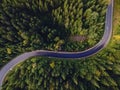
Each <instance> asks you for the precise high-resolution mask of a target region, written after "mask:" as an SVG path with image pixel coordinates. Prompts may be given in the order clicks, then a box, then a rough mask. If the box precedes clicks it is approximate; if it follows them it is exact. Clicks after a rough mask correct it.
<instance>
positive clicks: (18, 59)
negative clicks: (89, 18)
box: [0, 0, 114, 90]
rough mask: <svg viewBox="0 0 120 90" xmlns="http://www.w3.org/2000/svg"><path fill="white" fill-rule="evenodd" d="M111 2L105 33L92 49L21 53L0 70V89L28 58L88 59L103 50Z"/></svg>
mask: <svg viewBox="0 0 120 90" xmlns="http://www.w3.org/2000/svg"><path fill="white" fill-rule="evenodd" d="M113 1H114V0H111V2H110V4H109V5H108V8H107V12H106V21H105V31H104V34H103V37H102V39H101V40H100V41H99V42H98V43H97V44H96V45H95V46H94V47H92V48H90V49H88V50H85V51H82V52H57V51H47V50H36V51H32V52H27V53H23V54H21V55H19V56H17V57H16V58H14V59H13V60H11V61H10V62H9V63H7V64H6V65H5V66H4V67H3V68H2V69H1V70H0V87H1V88H2V83H3V80H4V78H5V76H6V74H7V73H8V72H9V71H10V70H11V69H12V68H13V67H14V66H15V65H17V64H18V63H20V62H23V61H25V60H26V59H28V58H30V57H33V56H47V57H56V58H83V57H88V56H90V55H93V54H95V53H97V52H98V51H100V50H101V49H103V48H104V47H105V46H106V45H107V44H108V42H109V41H110V38H111V36H112V16H113ZM1 88H0V90H1Z"/></svg>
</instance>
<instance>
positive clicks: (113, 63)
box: [2, 0, 120, 90]
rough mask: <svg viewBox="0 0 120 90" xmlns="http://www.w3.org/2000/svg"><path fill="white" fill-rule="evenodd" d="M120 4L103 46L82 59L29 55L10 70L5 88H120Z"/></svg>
mask: <svg viewBox="0 0 120 90" xmlns="http://www.w3.org/2000/svg"><path fill="white" fill-rule="evenodd" d="M119 5H120V2H119V0H115V5H114V6H115V7H114V18H113V36H112V38H111V41H110V43H109V45H108V46H107V47H106V48H105V49H104V50H102V51H100V52H99V53H98V54H96V55H94V56H91V57H89V58H85V59H80V60H78V59H77V60H75V59H74V60H72V59H67V60H66V59H56V58H47V57H33V58H30V59H28V60H26V61H25V62H23V63H20V64H19V65H17V66H16V67H15V68H14V69H13V70H12V71H11V72H10V73H9V74H8V76H7V77H6V78H5V82H4V84H3V89H2V90H120V57H119V55H120V17H119V16H120V7H119ZM8 51H9V49H8Z"/></svg>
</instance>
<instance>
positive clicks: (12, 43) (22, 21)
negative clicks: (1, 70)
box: [0, 0, 107, 67]
mask: <svg viewBox="0 0 120 90" xmlns="http://www.w3.org/2000/svg"><path fill="white" fill-rule="evenodd" d="M103 1H104V0H103ZM86 2H87V3H86ZM101 5H102V7H101ZM106 5H107V4H106V3H103V2H100V1H96V0H92V1H91V0H89V1H84V0H10V1H9V0H1V2H0V50H1V51H2V52H0V53H1V55H0V61H1V60H2V61H1V62H3V63H0V67H1V66H3V65H4V63H6V62H7V61H8V60H10V59H11V58H13V57H15V56H17V55H19V54H20V53H23V52H27V51H32V50H37V49H47V50H62V51H82V50H85V49H87V48H90V47H92V46H93V45H95V44H96V43H97V42H98V41H99V40H100V39H101V37H102V35H103V31H104V21H105V12H106ZM98 8H99V9H98ZM98 17H99V18H98ZM76 35H77V36H84V37H85V38H86V39H85V40H83V41H80V42H79V41H77V42H74V41H71V40H70V39H69V38H70V37H71V36H76ZM8 50H9V51H8ZM3 57H5V58H3Z"/></svg>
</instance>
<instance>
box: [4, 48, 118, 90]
mask: <svg viewBox="0 0 120 90" xmlns="http://www.w3.org/2000/svg"><path fill="white" fill-rule="evenodd" d="M110 48H111V49H109V48H107V49H105V50H104V51H101V52H100V53H99V54H97V55H96V56H93V57H91V58H85V59H80V60H76V59H74V60H72V59H67V60H65V59H57V60H56V59H55V58H45V57H34V58H31V59H29V60H26V61H25V62H23V63H21V64H19V65H17V66H16V67H15V68H14V69H13V70H12V71H11V72H10V73H9V74H8V76H7V77H6V80H5V82H4V84H3V90H7V89H6V88H10V87H11V88H12V90H17V88H20V90H110V89H111V90H119V89H120V80H119V77H120V69H119V68H120V59H119V57H117V55H118V54H119V51H120V49H118V50H116V49H115V48H112V47H110Z"/></svg>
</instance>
